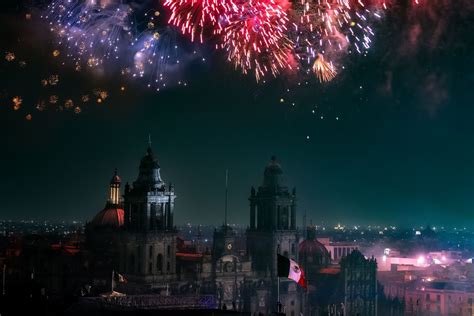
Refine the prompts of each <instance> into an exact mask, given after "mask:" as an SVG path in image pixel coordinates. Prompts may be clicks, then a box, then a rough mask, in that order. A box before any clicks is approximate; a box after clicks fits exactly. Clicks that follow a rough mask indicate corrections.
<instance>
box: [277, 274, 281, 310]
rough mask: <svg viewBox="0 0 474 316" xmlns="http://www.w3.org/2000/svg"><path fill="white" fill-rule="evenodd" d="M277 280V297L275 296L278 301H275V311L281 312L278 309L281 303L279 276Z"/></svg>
mask: <svg viewBox="0 0 474 316" xmlns="http://www.w3.org/2000/svg"><path fill="white" fill-rule="evenodd" d="M277 280H278V281H277V284H278V286H277V297H278V298H277V299H278V301H277V312H278V313H280V312H281V310H280V306H281V303H280V277H278V278H277Z"/></svg>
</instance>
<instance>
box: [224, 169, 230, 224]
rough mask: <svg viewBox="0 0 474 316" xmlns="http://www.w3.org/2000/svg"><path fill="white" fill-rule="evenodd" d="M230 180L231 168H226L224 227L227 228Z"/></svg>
mask: <svg viewBox="0 0 474 316" xmlns="http://www.w3.org/2000/svg"><path fill="white" fill-rule="evenodd" d="M228 182H229V170H228V169H226V170H225V206H224V227H225V229H226V230H227V193H228Z"/></svg>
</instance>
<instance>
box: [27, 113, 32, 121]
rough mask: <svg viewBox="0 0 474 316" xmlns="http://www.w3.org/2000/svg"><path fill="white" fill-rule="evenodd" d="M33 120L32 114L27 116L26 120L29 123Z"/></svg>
mask: <svg viewBox="0 0 474 316" xmlns="http://www.w3.org/2000/svg"><path fill="white" fill-rule="evenodd" d="M32 118H33V116H31V114H27V115H26V116H25V119H26V120H27V121H31V119H32Z"/></svg>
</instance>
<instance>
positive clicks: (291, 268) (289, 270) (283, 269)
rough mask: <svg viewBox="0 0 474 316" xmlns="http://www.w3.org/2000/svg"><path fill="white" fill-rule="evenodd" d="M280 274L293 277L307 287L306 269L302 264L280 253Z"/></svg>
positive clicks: (280, 275)
mask: <svg viewBox="0 0 474 316" xmlns="http://www.w3.org/2000/svg"><path fill="white" fill-rule="evenodd" d="M278 276H279V277H284V278H288V279H291V280H293V281H295V282H296V283H298V284H299V285H300V286H301V287H303V288H306V279H305V277H304V271H303V269H301V268H300V265H299V264H298V263H296V262H295V261H294V260H291V259H289V258H287V257H284V256H282V255H278Z"/></svg>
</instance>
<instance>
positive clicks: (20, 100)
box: [12, 96, 23, 111]
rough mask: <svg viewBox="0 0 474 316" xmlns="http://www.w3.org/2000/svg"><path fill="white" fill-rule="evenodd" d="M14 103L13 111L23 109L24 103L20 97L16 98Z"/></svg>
mask: <svg viewBox="0 0 474 316" xmlns="http://www.w3.org/2000/svg"><path fill="white" fill-rule="evenodd" d="M12 102H13V109H14V110H15V111H17V110H19V109H20V107H21V103H22V102H23V99H22V98H21V97H19V96H16V97H14V98H13V99H12Z"/></svg>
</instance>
